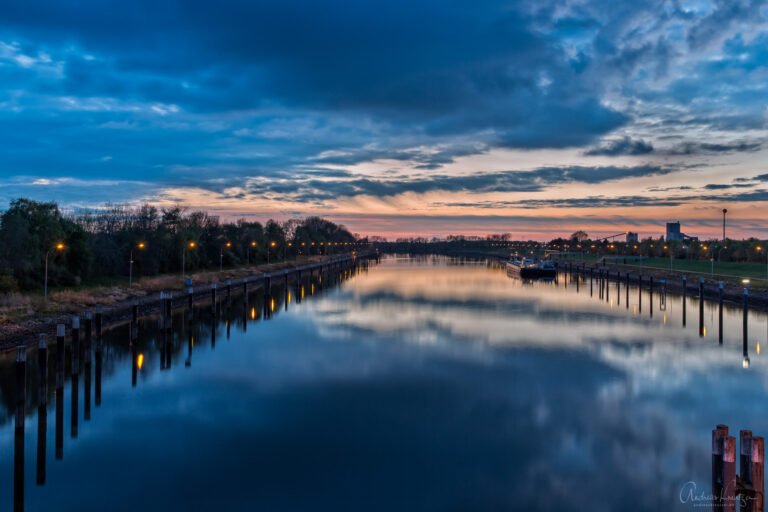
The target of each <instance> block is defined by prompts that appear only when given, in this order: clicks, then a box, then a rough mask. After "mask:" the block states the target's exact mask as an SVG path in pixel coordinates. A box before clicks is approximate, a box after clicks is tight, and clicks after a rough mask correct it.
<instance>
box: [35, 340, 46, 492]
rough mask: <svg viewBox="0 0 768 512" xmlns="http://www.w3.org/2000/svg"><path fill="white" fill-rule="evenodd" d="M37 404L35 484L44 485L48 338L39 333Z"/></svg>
mask: <svg viewBox="0 0 768 512" xmlns="http://www.w3.org/2000/svg"><path fill="white" fill-rule="evenodd" d="M37 368H38V371H37V373H38V375H39V380H38V393H37V394H38V404H37V464H36V468H35V469H36V477H37V478H36V480H35V483H36V484H37V485H45V466H46V449H47V446H48V339H47V336H46V335H45V334H41V335H40V340H39V341H38V343H37Z"/></svg>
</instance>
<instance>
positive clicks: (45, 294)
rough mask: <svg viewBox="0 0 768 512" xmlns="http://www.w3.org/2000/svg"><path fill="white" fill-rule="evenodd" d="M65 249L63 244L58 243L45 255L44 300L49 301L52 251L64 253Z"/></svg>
mask: <svg viewBox="0 0 768 512" xmlns="http://www.w3.org/2000/svg"><path fill="white" fill-rule="evenodd" d="M64 249H65V246H64V243H63V242H56V245H54V246H53V248H52V249H48V250H47V251H46V253H45V282H44V284H43V298H44V299H45V300H48V257H49V256H50V255H51V251H57V252H62V251H63V250H64Z"/></svg>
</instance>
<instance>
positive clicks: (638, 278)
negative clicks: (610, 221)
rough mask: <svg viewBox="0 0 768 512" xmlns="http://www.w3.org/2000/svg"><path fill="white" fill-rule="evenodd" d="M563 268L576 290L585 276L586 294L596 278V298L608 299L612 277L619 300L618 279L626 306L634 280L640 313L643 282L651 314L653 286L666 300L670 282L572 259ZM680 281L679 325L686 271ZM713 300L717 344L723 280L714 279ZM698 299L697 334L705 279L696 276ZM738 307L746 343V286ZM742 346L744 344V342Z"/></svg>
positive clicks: (701, 332)
mask: <svg viewBox="0 0 768 512" xmlns="http://www.w3.org/2000/svg"><path fill="white" fill-rule="evenodd" d="M565 272H566V274H567V275H571V276H575V277H576V283H577V291H578V288H579V281H580V279H579V278H581V279H582V280H584V281H586V280H587V278H588V279H589V290H590V296H592V295H593V294H594V284H593V282H597V284H598V296H599V298H601V299H602V298H604V299H605V300H606V301H609V300H610V283H611V282H612V277H613V281H614V282H615V283H616V294H617V301H618V304H620V303H621V285H622V282H624V284H625V300H624V303H625V306H626V308H627V309H629V305H630V294H629V293H630V290H629V289H630V285H631V284H633V283H634V284H636V285H637V288H638V297H637V308H638V312H639V313H642V311H643V290H644V288H643V287H644V286H645V289H646V290H647V291H648V293H649V299H650V304H651V307H650V308H649V314H650V316H653V307H652V304H653V294H654V288H655V287H659V288H660V290H661V291H660V296H661V297H662V298H661V300H663V301H666V291H667V285H668V284H670V282H668V280H667V279H659V280H655V279H654V276H653V275H651V276H648V279H647V280H645V276H644V275H643V273H642V272H637V273H632V272H625V273H624V274H623V277H622V272H621V271H616V272H615V274H613V273H612V272H611V271H610V269H604V268H599V267H598V268H594V267H589V268H587V266H586V265H573V263H566V264H565ZM680 281H681V287H682V297H683V311H682V323H683V327H685V326H686V324H687V298H688V288H689V287H688V277H687V276H686V275H681V276H680ZM717 290H718V292H717V303H718V320H719V322H718V341H719V342H720V344H722V343H723V302H724V293H723V291H724V283H723V282H722V281H719V282H718V287H717ZM697 291H698V302H699V311H698V313H699V315H698V316H699V336H702V337H703V336H704V334H705V332H704V300H705V283H704V279H703V278H699V281H698V290H697ZM741 307H742V310H743V339H744V343H746V340H747V318H748V316H749V307H750V303H749V288H747V287H746V286H745V287H744V288H743V291H742V295H741ZM745 347H746V345H745ZM744 356H745V358H747V359H745V361H747V364H748V356H747V351H746V349H745V353H744Z"/></svg>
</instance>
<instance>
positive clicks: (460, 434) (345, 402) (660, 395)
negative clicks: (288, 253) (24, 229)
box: [0, 257, 768, 511]
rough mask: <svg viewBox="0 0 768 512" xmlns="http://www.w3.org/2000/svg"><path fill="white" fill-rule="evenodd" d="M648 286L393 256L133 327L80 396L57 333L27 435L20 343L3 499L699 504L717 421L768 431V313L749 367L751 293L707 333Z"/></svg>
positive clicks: (128, 506)
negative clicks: (18, 387)
mask: <svg viewBox="0 0 768 512" xmlns="http://www.w3.org/2000/svg"><path fill="white" fill-rule="evenodd" d="M625 293H626V291H625V289H624V287H623V286H622V288H621V290H620V293H617V291H616V284H615V283H611V285H610V288H609V293H608V294H607V296H606V294H602V296H601V294H600V293H599V289H598V286H597V283H593V289H592V294H590V286H589V282H588V280H587V281H586V282H580V283H579V286H578V288H577V286H576V282H575V281H574V280H572V279H568V278H566V276H564V275H561V276H560V277H559V279H558V280H557V282H556V283H555V282H532V283H525V282H521V281H520V280H518V279H515V278H512V277H509V276H508V275H507V274H506V272H505V270H504V269H503V268H501V267H499V266H498V265H493V264H488V263H484V262H472V261H463V260H457V259H448V258H444V257H422V258H408V257H388V258H384V259H382V261H381V264H380V265H377V266H371V267H370V269H369V270H368V271H365V272H358V273H356V274H352V273H350V274H348V275H347V274H344V275H330V276H326V277H325V279H324V282H321V280H320V279H318V278H315V279H314V280H312V281H310V280H304V281H303V282H301V283H291V284H290V285H289V287H288V290H285V289H281V288H279V287H275V288H273V295H272V296H271V297H266V298H265V297H264V294H263V292H261V291H256V292H254V293H252V294H249V296H248V297H247V301H246V300H244V298H243V297H242V296H234V295H233V296H232V297H231V298H230V299H226V298H224V299H222V302H221V306H220V311H218V312H217V314H216V315H215V316H214V313H213V311H212V310H211V307H210V305H205V306H202V307H200V308H198V309H196V310H195V311H194V313H193V314H192V315H190V314H189V313H187V312H185V311H181V310H180V311H178V312H176V313H175V315H174V318H173V328H172V330H171V331H170V332H165V333H163V332H162V331H161V330H160V329H159V327H158V318H154V317H148V318H143V319H142V320H141V321H140V323H139V325H138V328H137V330H135V334H132V331H131V329H130V327H129V326H128V325H124V326H120V327H117V328H115V329H113V330H110V331H108V332H106V333H105V334H104V339H103V344H102V346H103V349H102V351H101V355H100V356H99V357H98V358H97V357H96V356H95V355H94V357H93V358H92V359H91V364H89V365H87V367H86V365H85V364H84V361H85V358H84V357H83V358H81V359H80V360H79V361H76V363H75V364H74V365H73V364H72V362H71V361H72V357H71V356H72V354H71V353H70V351H69V350H68V351H67V354H66V357H65V361H66V367H65V375H64V383H63V384H64V385H63V386H62V387H61V389H59V390H57V386H56V376H55V360H56V355H55V347H54V343H53V340H50V341H51V343H50V345H51V354H50V357H49V367H50V371H49V375H48V392H47V395H46V401H47V403H46V401H42V403H41V396H40V392H39V389H40V378H39V375H38V374H37V363H36V361H37V359H36V358H37V353H36V350H35V349H33V350H30V352H29V355H28V358H29V364H28V375H27V389H28V392H27V400H26V404H25V408H24V412H25V414H24V430H23V433H21V434H19V431H18V430H17V429H16V426H17V425H16V420H15V419H14V417H15V415H16V412H15V411H16V409H15V406H14V367H13V359H14V354H9V355H6V356H4V357H3V358H2V360H1V361H0V365H1V366H0V376H1V380H0V391H1V392H2V399H3V402H4V404H5V407H4V409H5V412H4V416H3V417H2V424H1V425H0V509H2V510H10V509H11V508H12V507H13V506H14V496H15V497H16V503H15V504H16V506H20V505H24V506H25V508H26V510H62V511H70V510H71V511H85V510H95V511H104V510H110V511H122V510H126V511H128V510H131V511H133V510H164V511H167V510H243V511H245V510H248V511H251V510H265V511H267V510H268V511H307V510H311V511H324V510H328V511H346V510H349V511H362V510H365V511H379V510H380V511H392V510H413V511H432V510H435V511H481V510H483V511H484V510H553V511H554V510H557V511H570V510H573V511H577V510H578V511H580V510H591V511H599V510H625V511H641V510H648V511H658V510H693V509H694V508H696V507H695V505H696V502H695V501H694V500H692V499H691V497H692V495H698V494H701V493H708V492H709V487H710V483H709V482H710V463H711V444H710V436H711V430H712V429H713V428H714V426H715V425H716V424H718V423H726V424H728V425H730V427H731V429H732V431H736V432H737V431H738V429H740V428H749V429H752V430H753V431H754V433H755V435H766V434H768V410H766V407H765V404H766V399H765V398H766V387H767V385H768V379H767V378H766V377H767V376H768V373H766V370H767V369H768V366H767V364H768V363H767V362H766V361H765V360H764V359H765V356H763V355H761V354H760V347H764V346H765V343H766V336H767V335H768V318H766V316H765V315H764V314H761V313H750V316H749V334H748V344H749V346H748V349H749V354H748V356H749V359H750V361H749V366H748V368H745V367H744V366H745V364H744V353H743V344H742V313H741V309H740V308H726V310H725V312H724V325H723V327H724V329H723V331H724V336H723V342H722V344H721V343H720V342H719V341H718V311H717V304H710V303H705V305H704V306H705V307H704V318H703V320H704V325H703V329H700V328H699V327H700V326H699V309H698V306H699V305H698V301H697V300H695V299H694V298H689V300H688V303H687V304H686V312H687V318H686V320H687V321H686V326H683V320H682V309H683V307H682V300H681V299H680V298H679V297H673V296H668V297H664V296H663V294H661V293H660V290H659V289H658V287H657V288H656V290H655V291H654V296H653V298H651V296H650V295H649V293H648V292H647V291H645V292H643V293H642V301H643V303H642V308H640V307H639V302H640V297H641V294H640V292H639V291H638V290H637V288H635V287H632V288H631V289H630V293H629V304H628V306H629V307H627V303H626V297H627V296H626V295H625ZM265 301H266V306H265V304H264V303H265ZM132 337H135V340H134V342H133V343H132V344H131V338H132ZM163 346H165V347H169V350H165V349H163ZM97 359H98V364H97ZM78 368H79V372H78ZM73 369H74V371H73ZM97 388H98V395H99V396H98V397H97ZM737 435H738V434H737ZM22 439H23V443H21V442H20V441H21V440H22ZM20 450H23V457H21V456H19V455H20V452H19V451H20ZM21 461H23V467H21V466H20V462H21ZM693 487H695V488H696V489H698V490H697V491H696V492H695V493H691V492H690V490H691V489H692V488H693ZM22 494H23V498H22Z"/></svg>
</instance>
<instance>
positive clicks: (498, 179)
mask: <svg viewBox="0 0 768 512" xmlns="http://www.w3.org/2000/svg"><path fill="white" fill-rule="evenodd" d="M671 172H674V169H672V168H665V167H658V166H636V167H616V166H606V167H582V166H571V167H540V168H538V169H534V170H532V171H505V172H493V173H477V174H471V175H465V176H454V175H429V176H422V177H417V178H408V179H380V178H372V177H365V178H359V177H358V178H352V179H347V180H313V179H309V180H304V181H296V180H282V181H280V180H278V181H276V180H271V179H264V180H257V181H254V182H252V183H250V184H249V185H248V189H249V191H250V192H251V193H253V194H278V195H285V196H289V197H290V198H291V199H293V200H298V201H303V202H316V201H322V200H326V199H333V198H337V197H341V196H358V195H371V196H378V197H386V196H394V195H398V194H403V193H406V192H414V193H425V192H432V191H445V192H464V191H468V192H474V193H482V192H536V191H541V190H544V189H545V188H547V187H550V186H553V185H563V184H571V183H586V184H597V183H604V182H608V181H616V180H622V179H628V178H637V177H646V176H660V175H665V174H669V173H671Z"/></svg>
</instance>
